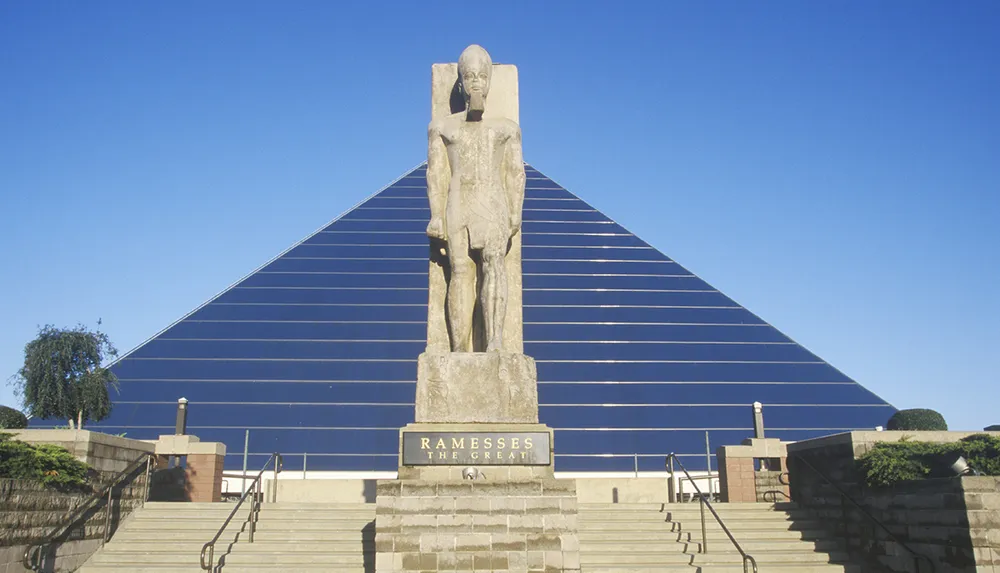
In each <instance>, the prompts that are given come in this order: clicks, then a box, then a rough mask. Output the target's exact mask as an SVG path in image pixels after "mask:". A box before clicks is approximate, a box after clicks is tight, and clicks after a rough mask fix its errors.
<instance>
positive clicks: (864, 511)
mask: <svg viewBox="0 0 1000 573" xmlns="http://www.w3.org/2000/svg"><path fill="white" fill-rule="evenodd" d="M792 459H796V460H799V461H801V462H802V463H804V464H805V465H806V466H807V467H808V468H809V469H811V470H812V471H814V472H816V475H818V476H819V477H821V478H823V481H825V482H826V483H828V484H830V485H831V486H833V489H835V490H836V491H837V493H839V494H840V497H842V498H844V499H846V500H847V501H849V502H851V505H853V506H854V507H856V508H858V510H859V511H861V513H862V514H864V516H865V517H867V518H868V519H870V520H871V521H872V523H874V524H875V525H877V526H879V527H880V528H881V529H882V530H883V531H885V532H886V534H887V535H888V536H889V538H890V539H892V540H893V541H894V542H896V543H897V544H898V545H899V546H900V547H902V548H903V549H905V550H907V551H909V552H910V555H913V567H914V571H916V572H917V573H920V560H921V559H924V560H926V561H927V564H928V565H930V567H931V573H934V571H935V569H936V568H935V567H934V561H932V560H931V558H930V557H928V556H926V555H924V554H922V553H917V552H916V551H914V550H913V549H911V548H910V546H909V545H907V544H905V543H903V542H902V541H900V539H899V538H898V537H896V535H895V534H894V533H893V532H892V531H890V530H889V528H888V527H886V525H885V524H884V523H882V522H881V521H879V520H878V518H877V517H875V516H874V515H872V514H871V513H869V512H868V510H867V509H865V508H864V507H862V505H861V504H860V503H858V502H857V501H855V500H854V498H852V497H851V496H850V495H848V493H847V492H846V491H844V490H843V489H842V488H841V487H840V486H839V485H837V484H835V483H833V480H831V479H830V478H829V477H827V475H826V474H824V473H823V472H822V471H820V470H819V468H817V467H816V466H814V465H812V464H811V463H810V462H809V460H807V459H805V458H804V457H802V456H795V457H794V458H792Z"/></svg>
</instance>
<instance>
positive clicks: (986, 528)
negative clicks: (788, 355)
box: [788, 432, 1000, 573]
mask: <svg viewBox="0 0 1000 573" xmlns="http://www.w3.org/2000/svg"><path fill="white" fill-rule="evenodd" d="M970 433H971V432H850V433H846V434H838V435H835V436H827V437H825V438H817V439H815V440H806V441H803V442H798V443H795V444H789V446H788V451H789V454H788V455H789V457H788V463H789V472H790V474H791V484H792V485H791V490H792V499H793V501H795V502H796V503H798V504H799V505H800V506H802V507H804V508H806V509H809V510H810V511H811V513H812V514H813V515H815V516H816V517H819V518H821V519H822V520H823V521H824V522H825V523H826V524H827V525H828V526H829V527H830V528H831V529H832V530H833V532H834V533H836V534H837V535H838V536H839V537H841V538H843V539H845V540H846V541H847V544H848V550H849V551H851V553H852V554H853V555H855V556H856V557H860V558H863V559H865V560H866V561H868V562H869V563H872V564H873V565H878V566H881V567H888V568H889V569H890V570H891V571H917V569H916V565H915V563H914V559H913V556H912V554H911V553H910V552H908V551H906V550H905V549H903V548H902V547H900V546H899V544H898V543H895V542H893V541H891V540H890V539H889V536H888V535H887V534H886V533H885V532H884V531H883V530H881V528H879V527H878V526H876V525H875V524H874V523H872V521H871V520H870V519H868V518H867V517H866V516H865V515H864V514H863V513H862V512H861V511H860V510H858V509H857V508H856V507H855V506H854V505H853V504H851V503H850V502H847V501H845V500H844V499H843V498H842V496H841V495H840V494H839V493H838V492H837V491H836V490H835V489H834V488H833V487H831V486H829V485H828V484H827V483H826V482H825V481H824V480H823V479H822V478H820V477H819V476H818V475H817V474H816V473H815V472H813V471H812V470H811V469H809V468H808V467H807V466H805V464H803V463H802V461H801V460H802V459H804V460H806V461H808V462H810V463H811V464H812V465H813V466H815V467H816V468H817V469H819V470H820V471H821V472H823V473H824V474H825V475H826V476H827V477H829V478H830V479H831V481H833V482H834V483H836V484H837V485H838V486H840V488H841V489H843V490H845V492H846V493H847V494H848V495H850V497H851V498H852V499H854V500H855V501H857V502H859V503H860V504H861V506H862V507H864V509H865V510H866V511H868V512H869V513H870V514H872V515H873V516H874V517H875V518H876V519H878V520H879V521H881V522H882V523H883V524H885V525H886V526H887V527H888V529H889V531H891V532H892V534H893V535H895V536H896V537H897V538H898V539H899V540H900V541H902V542H903V543H905V544H906V545H907V546H909V547H910V548H911V549H913V550H914V551H916V552H917V553H920V554H922V555H925V556H927V557H928V558H930V559H931V560H932V561H933V563H934V568H935V572H936V573H958V572H962V573H966V572H969V573H971V572H976V573H986V572H989V573H995V572H996V571H1000V478H998V477H962V478H949V479H931V480H915V481H908V482H903V483H900V484H897V485H896V486H893V487H891V488H880V489H872V488H869V487H867V486H866V485H865V484H864V480H863V476H862V475H861V473H860V471H859V470H858V467H857V462H856V459H857V457H860V456H861V455H863V454H864V453H865V452H867V451H868V450H869V449H870V448H871V447H872V446H873V445H874V444H875V443H876V442H877V441H898V440H899V439H901V438H902V436H903V435H909V436H911V437H912V439H913V440H926V441H936V442H943V441H954V440H957V439H960V438H962V437H965V436H966V435H969V434H970ZM927 570H929V568H928V567H927V565H926V563H924V564H922V565H921V569H920V572H923V571H927Z"/></svg>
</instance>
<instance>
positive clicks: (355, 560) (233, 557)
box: [223, 548, 375, 571]
mask: <svg viewBox="0 0 1000 573" xmlns="http://www.w3.org/2000/svg"><path fill="white" fill-rule="evenodd" d="M365 561H371V562H372V563H374V562H375V554H374V553H369V554H368V555H365V554H364V553H362V552H361V551H356V552H351V553H333V552H324V553H307V552H304V551H298V550H297V549H296V550H295V551H294V552H292V551H288V552H285V553H244V552H242V551H241V550H240V548H236V550H234V551H233V552H232V553H230V554H229V555H226V557H225V565H226V566H225V567H223V570H224V571H228V570H229V567H230V566H231V565H232V566H242V565H271V566H272V567H275V568H278V567H281V566H286V567H288V570H294V567H291V566H293V565H300V564H302V565H319V564H323V563H326V564H328V565H335V566H336V565H361V566H363V565H364V564H365Z"/></svg>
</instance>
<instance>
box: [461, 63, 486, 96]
mask: <svg viewBox="0 0 1000 573" xmlns="http://www.w3.org/2000/svg"><path fill="white" fill-rule="evenodd" d="M463 64H464V65H462V66H460V68H459V70H458V73H459V75H460V77H461V80H462V91H463V92H465V99H466V100H468V99H469V97H470V96H471V95H472V94H474V93H479V94H481V95H482V96H483V98H485V97H486V96H487V94H489V93H490V75H491V74H492V73H493V66H492V65H490V62H489V60H487V59H486V58H485V57H483V56H482V55H480V54H473V55H471V57H469V58H468V60H467V61H466V62H463Z"/></svg>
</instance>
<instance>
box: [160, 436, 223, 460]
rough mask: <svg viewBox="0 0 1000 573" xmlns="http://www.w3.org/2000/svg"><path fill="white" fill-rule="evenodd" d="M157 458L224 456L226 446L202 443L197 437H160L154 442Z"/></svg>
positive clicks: (216, 443) (218, 443)
mask: <svg viewBox="0 0 1000 573" xmlns="http://www.w3.org/2000/svg"><path fill="white" fill-rule="evenodd" d="M154 444H155V445H156V455H158V456H189V455H198V454H214V455H217V456H224V455H226V444H223V443H222V442H202V441H201V440H199V439H198V436H188V435H179V436H178V435H172V434H167V435H162V436H160V437H159V439H157V440H156V442H154Z"/></svg>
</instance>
